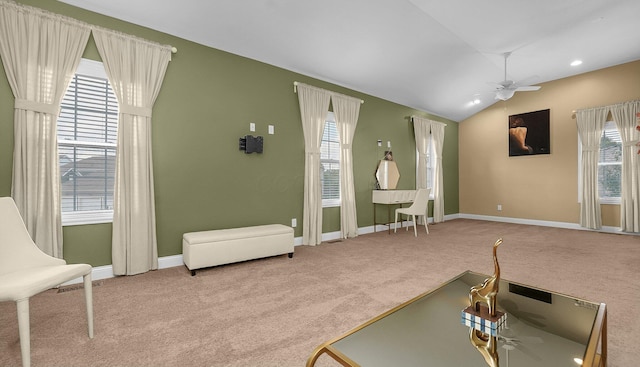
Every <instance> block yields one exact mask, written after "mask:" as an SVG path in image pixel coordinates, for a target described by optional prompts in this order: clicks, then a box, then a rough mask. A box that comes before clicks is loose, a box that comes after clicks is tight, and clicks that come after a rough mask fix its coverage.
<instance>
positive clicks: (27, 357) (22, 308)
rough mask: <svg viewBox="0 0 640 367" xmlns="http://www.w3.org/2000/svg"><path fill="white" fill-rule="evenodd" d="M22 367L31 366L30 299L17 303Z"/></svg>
mask: <svg viewBox="0 0 640 367" xmlns="http://www.w3.org/2000/svg"><path fill="white" fill-rule="evenodd" d="M16 306H17V309H18V330H19V333H20V353H21V354H22V367H29V366H31V331H30V330H29V298H25V299H21V300H18V301H16Z"/></svg>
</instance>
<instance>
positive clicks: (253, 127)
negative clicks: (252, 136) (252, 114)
mask: <svg viewBox="0 0 640 367" xmlns="http://www.w3.org/2000/svg"><path fill="white" fill-rule="evenodd" d="M249 131H256V123H255V122H251V123H249Z"/></svg>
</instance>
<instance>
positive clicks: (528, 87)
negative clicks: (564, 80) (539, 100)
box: [516, 85, 540, 92]
mask: <svg viewBox="0 0 640 367" xmlns="http://www.w3.org/2000/svg"><path fill="white" fill-rule="evenodd" d="M538 89H540V86H539V85H524V86H521V87H517V88H516V92H533V91H536V90H538Z"/></svg>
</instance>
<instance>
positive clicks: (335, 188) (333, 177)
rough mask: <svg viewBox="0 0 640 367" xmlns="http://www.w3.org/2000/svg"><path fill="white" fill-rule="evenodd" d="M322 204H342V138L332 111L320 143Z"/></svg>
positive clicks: (324, 205)
mask: <svg viewBox="0 0 640 367" xmlns="http://www.w3.org/2000/svg"><path fill="white" fill-rule="evenodd" d="M320 181H321V184H322V206H323V207H331V206H339V205H340V138H339V136H338V129H337V125H336V122H335V119H334V116H333V113H332V112H329V114H328V115H327V120H326V122H325V124H324V132H323V134H322V144H321V145H320Z"/></svg>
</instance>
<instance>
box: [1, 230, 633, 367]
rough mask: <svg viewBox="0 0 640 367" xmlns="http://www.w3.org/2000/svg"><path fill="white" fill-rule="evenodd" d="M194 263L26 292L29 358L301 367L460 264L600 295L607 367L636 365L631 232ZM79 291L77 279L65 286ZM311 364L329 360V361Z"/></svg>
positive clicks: (312, 250)
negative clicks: (205, 265)
mask: <svg viewBox="0 0 640 367" xmlns="http://www.w3.org/2000/svg"><path fill="white" fill-rule="evenodd" d="M429 228H430V231H431V233H430V234H429V235H427V234H426V233H424V228H423V229H422V232H420V233H419V236H418V237H417V238H415V237H414V236H413V233H412V232H405V231H399V232H398V233H397V234H391V235H389V234H387V233H386V232H378V233H374V234H367V235H361V236H359V237H357V238H355V239H350V240H344V241H340V242H335V243H324V244H322V245H319V246H315V247H309V246H298V247H296V249H295V255H294V257H293V259H288V258H287V257H286V255H285V256H278V257H273V258H268V259H262V260H256V261H249V262H244V263H239V264H232V265H227V266H220V267H215V268H210V269H205V270H202V271H199V272H198V274H197V275H196V276H195V277H192V276H190V274H189V272H188V271H187V270H186V268H184V267H175V268H169V269H163V270H158V271H153V272H149V273H146V274H142V275H137V276H131V277H119V278H113V279H106V280H101V281H97V282H96V285H95V286H94V305H95V338H94V339H92V340H90V339H88V338H87V334H86V320H85V316H84V303H83V296H82V290H80V289H75V288H74V287H73V286H72V287H71V288H68V289H63V290H65V291H64V292H58V291H56V290H51V291H47V292H45V293H42V294H40V295H37V296H35V297H33V298H32V300H31V355H32V365H33V366H35V367H37V366H72V367H73V366H132V367H133V366H215V367H218V366H232V367H235V366H247V367H254V366H255V367H266V366H273V367H287V366H304V364H305V362H306V359H307V358H308V356H309V355H310V353H311V352H312V351H313V350H314V348H315V347H317V346H318V345H319V344H321V343H322V342H325V341H327V340H329V339H331V338H333V337H336V336H338V335H340V334H342V333H344V332H346V331H348V330H350V329H351V328H353V327H356V326H358V325H359V324H361V323H363V322H365V321H367V320H368V319H370V318H372V317H374V316H376V315H378V314H380V313H382V312H384V311H386V310H387V309H389V308H392V307H394V306H396V305H398V304H400V303H402V302H404V301H406V300H408V299H410V298H413V297H414V296H416V295H418V294H420V293H423V292H425V291H427V290H429V289H432V288H434V287H436V286H438V285H439V284H441V283H442V282H444V281H446V280H448V279H450V278H452V277H454V276H456V275H457V274H459V273H461V272H463V271H465V270H473V271H477V272H481V273H492V271H493V264H492V259H491V246H492V244H493V242H494V241H495V240H496V239H497V238H498V237H502V238H503V239H504V243H503V245H502V246H500V248H499V258H500V264H501V268H502V277H503V278H504V279H508V280H512V281H516V282H520V283H524V284H529V285H534V286H537V287H540V288H543V289H549V290H553V291H557V292H560V293H565V294H568V295H572V296H575V297H578V298H583V299H587V300H591V301H595V302H604V303H607V307H608V310H609V338H608V339H609V366H612V367H632V366H637V365H638V364H639V363H640V347H638V337H639V336H640V305H639V304H640V237H638V236H629V235H616V234H603V233H594V232H588V231H578V230H568V229H557V228H548V227H536V226H527V225H518V224H505V223H497V222H485V221H477V220H466V219H457V220H451V221H447V222H445V223H440V224H437V225H432V226H430V227H429ZM76 288H77V287H76ZM20 363H21V362H20V347H19V338H18V327H17V320H16V310H15V304H14V303H10V302H4V303H0V366H19V365H20ZM318 365H322V366H334V365H335V364H334V363H333V362H332V361H331V360H329V359H328V357H321V358H320V360H319V361H318Z"/></svg>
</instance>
